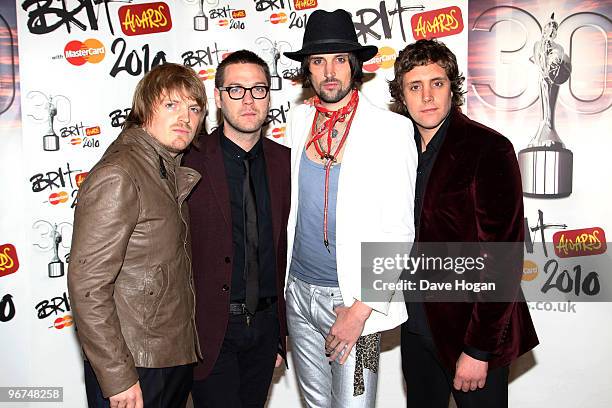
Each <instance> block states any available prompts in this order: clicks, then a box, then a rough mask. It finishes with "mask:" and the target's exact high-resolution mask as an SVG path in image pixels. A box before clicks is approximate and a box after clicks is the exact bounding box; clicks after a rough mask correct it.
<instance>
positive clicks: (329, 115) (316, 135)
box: [306, 89, 359, 252]
mask: <svg viewBox="0 0 612 408" xmlns="http://www.w3.org/2000/svg"><path fill="white" fill-rule="evenodd" d="M351 92H352V93H351V99H350V100H349V101H348V103H347V104H346V105H344V106H343V107H342V108H340V109H338V110H337V111H331V110H329V109H327V108H325V107H323V106H322V105H321V100H320V99H319V97H315V99H314V107H315V109H316V110H317V113H316V114H315V117H314V120H313V121H312V128H311V130H310V134H311V135H312V136H311V138H310V141H309V142H308V144H307V145H306V149H308V148H309V147H310V145H311V144H313V143H314V147H315V150H316V151H317V154H318V155H319V156H320V157H321V159H327V162H326V163H325V204H324V207H323V244H325V248H327V252H330V251H329V239H328V237H327V218H328V215H327V214H328V207H329V173H330V171H331V166H332V165H333V164H334V163H335V162H336V156H337V154H338V153H339V152H340V151H341V150H342V146H344V143H345V142H346V138H347V136H348V133H349V130H350V128H351V123H352V122H353V118H354V117H355V112H356V111H357V104H358V103H359V93H358V92H357V90H356V89H353V90H352V91H351ZM319 115H325V117H326V119H325V121H324V122H323V125H322V126H321V128H320V129H319V130H317V129H316V126H317V119H318V118H319ZM349 115H350V116H349ZM347 118H348V122H347V124H346V129H345V130H344V134H343V135H342V138H341V139H340V143H338V146H336V150H335V151H333V152H332V151H331V146H332V132H333V130H334V127H335V126H336V123H338V122H344V121H346V120H347ZM325 135H327V138H326V141H327V149H323V146H321V143H320V140H321V139H322V138H323V136H325Z"/></svg>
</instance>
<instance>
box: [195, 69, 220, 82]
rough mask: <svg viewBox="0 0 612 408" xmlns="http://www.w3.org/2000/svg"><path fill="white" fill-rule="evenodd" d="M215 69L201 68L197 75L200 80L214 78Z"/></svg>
mask: <svg viewBox="0 0 612 408" xmlns="http://www.w3.org/2000/svg"><path fill="white" fill-rule="evenodd" d="M216 71H217V70H216V69H214V68H208V69H203V70H201V71H199V72H198V76H199V77H200V79H201V80H202V81H206V80H214V79H215V72H216Z"/></svg>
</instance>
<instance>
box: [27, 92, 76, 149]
mask: <svg viewBox="0 0 612 408" xmlns="http://www.w3.org/2000/svg"><path fill="white" fill-rule="evenodd" d="M27 97H28V99H31V100H34V107H35V108H36V109H39V110H41V111H42V112H44V115H45V116H44V117H43V116H42V114H41V115H40V116H37V115H28V116H30V117H31V118H33V119H34V120H36V121H38V122H42V121H46V122H47V131H46V132H45V134H44V136H43V150H44V151H47V152H54V151H57V150H59V148H60V144H59V136H58V135H57V134H56V133H55V130H53V124H54V122H55V121H56V120H57V121H58V122H62V123H67V122H69V121H70V100H68V98H66V97H65V96H64V95H56V96H53V95H49V96H47V95H45V94H44V93H42V92H40V91H32V92H30V93H28V96H27ZM62 101H65V102H66V104H67V111H68V119H60V118H57V119H56V117H57V114H58V106H60V102H62ZM62 110H63V108H62Z"/></svg>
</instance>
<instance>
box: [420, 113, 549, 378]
mask: <svg viewBox="0 0 612 408" xmlns="http://www.w3.org/2000/svg"><path fill="white" fill-rule="evenodd" d="M450 121H451V122H450V124H449V128H448V131H447V134H446V137H445V139H444V141H443V143H442V146H441V147H440V150H439V152H438V155H437V158H436V161H435V163H434V166H433V168H432V170H431V173H430V176H429V180H428V182H427V189H426V191H425V195H424V197H423V208H422V212H421V219H420V225H419V228H418V231H417V241H419V242H481V243H482V242H518V243H521V242H523V239H524V229H523V228H524V227H523V225H524V224H523V195H522V187H521V175H520V172H519V168H518V164H517V161H516V156H515V153H514V149H513V147H512V144H511V143H510V141H509V140H508V139H506V138H505V137H503V136H502V135H500V134H499V133H497V132H496V131H494V130H492V129H489V128H487V127H486V126H484V125H482V124H480V123H477V122H474V121H472V120H470V119H469V118H468V117H467V116H465V115H463V114H462V113H461V112H460V111H459V110H455V109H453V111H452V112H451V117H450ZM515 247H519V248H520V250H521V252H520V254H519V256H517V257H514V260H513V261H511V262H512V265H511V266H510V265H509V264H507V263H504V265H499V266H500V267H503V269H504V273H511V274H512V275H513V279H515V282H516V296H517V299H522V292H521V291H520V288H519V287H518V285H519V284H520V278H521V275H522V245H520V244H517V245H515ZM506 282H508V280H506ZM424 307H425V313H426V316H427V320H428V323H429V327H430V329H431V333H432V336H433V339H434V343H435V345H436V347H437V349H438V351H439V354H440V358H441V360H442V362H443V363H444V364H445V365H446V366H447V367H448V368H449V369H450V370H451V371H454V370H455V364H456V362H457V360H458V358H459V356H460V354H461V352H462V351H463V350H464V348H465V347H472V348H476V349H478V350H481V351H485V352H489V353H492V358H491V359H490V360H489V368H490V369H493V368H496V367H500V366H504V365H507V364H509V363H510V362H511V361H513V360H514V359H516V358H517V357H518V356H520V355H521V354H523V353H525V352H526V351H528V350H530V349H532V348H533V347H535V346H536V345H537V344H538V338H537V335H536V332H535V329H534V327H533V323H532V321H531V316H530V314H529V309H528V306H527V304H526V303H525V302H521V301H519V302H495V303H491V302H478V301H476V302H463V303H436V302H425V303H424Z"/></svg>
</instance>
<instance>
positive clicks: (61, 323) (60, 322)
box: [49, 315, 73, 330]
mask: <svg viewBox="0 0 612 408" xmlns="http://www.w3.org/2000/svg"><path fill="white" fill-rule="evenodd" d="M72 324H73V321H72V316H71V315H66V316H64V317H58V318H57V319H55V320H54V321H53V326H49V328H50V329H51V328H56V329H58V330H59V329H63V328H64V327H70V326H72Z"/></svg>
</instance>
